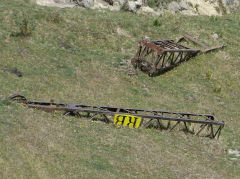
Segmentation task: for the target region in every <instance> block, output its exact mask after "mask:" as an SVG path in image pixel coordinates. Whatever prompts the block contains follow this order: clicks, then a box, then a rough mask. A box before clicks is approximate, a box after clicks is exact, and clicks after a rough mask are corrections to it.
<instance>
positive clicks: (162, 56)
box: [131, 35, 224, 76]
mask: <svg viewBox="0 0 240 179" xmlns="http://www.w3.org/2000/svg"><path fill="white" fill-rule="evenodd" d="M182 40H187V41H191V42H193V43H195V44H197V45H199V46H201V47H203V48H205V50H203V51H202V50H200V49H190V48H188V47H186V46H183V45H181V44H179V42H180V41H182ZM223 47H224V46H219V47H213V48H210V47H209V46H207V45H205V44H203V43H201V42H199V41H197V40H196V39H194V38H192V37H191V36H189V35H184V36H183V37H181V38H179V40H178V41H177V42H176V43H175V42H174V41H173V40H142V41H140V42H139V48H138V51H137V54H136V55H135V57H134V58H132V60H131V63H132V65H133V66H134V68H136V69H140V70H141V71H143V72H145V73H147V74H148V75H149V76H155V75H158V74H161V73H163V72H166V71H168V70H170V69H172V68H174V67H175V66H177V65H179V64H180V63H182V62H184V61H186V60H188V59H190V58H191V57H194V56H196V55H199V54H202V53H208V52H210V51H213V50H216V49H220V48H223Z"/></svg>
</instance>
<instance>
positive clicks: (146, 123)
mask: <svg viewBox="0 0 240 179" xmlns="http://www.w3.org/2000/svg"><path fill="white" fill-rule="evenodd" d="M9 98H10V99H11V100H16V101H17V102H18V103H21V104H24V105H26V106H27V107H29V108H34V109H41V110H44V111H48V112H51V111H64V112H65V114H71V115H75V116H79V117H81V116H86V117H91V119H93V118H95V117H96V115H99V116H100V117H101V119H102V120H103V121H105V122H107V123H110V122H113V120H111V117H112V116H115V119H116V117H119V116H133V118H134V117H135V118H139V119H140V121H139V124H138V127H143V128H156V129H159V130H168V129H169V130H170V131H172V130H174V129H175V128H176V127H177V126H179V129H180V130H183V131H185V132H187V133H192V134H195V135H200V133H201V134H202V135H201V136H205V137H210V138H215V137H217V138H219V136H220V133H221V130H222V128H223V127H224V122H219V121H216V120H215V116H213V115H210V114H193V113H182V112H169V111H160V110H144V109H134V108H118V107H108V106H91V105H82V104H69V103H55V102H53V101H51V102H38V101H28V100H27V99H26V98H25V97H24V96H22V95H18V94H15V95H11V96H10V97H9ZM115 119H114V120H115ZM128 120H129V122H128V123H127V124H126V123H124V118H122V119H121V121H120V122H122V124H126V125H125V126H128V125H130V123H131V124H132V127H134V125H135V124H136V120H135V119H133V120H132V119H128ZM131 120H132V121H131ZM115 122H116V121H115ZM115 122H114V123H115ZM123 126H124V125H123ZM138 127H136V128H138Z"/></svg>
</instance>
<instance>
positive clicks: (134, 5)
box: [124, 0, 142, 12]
mask: <svg viewBox="0 0 240 179" xmlns="http://www.w3.org/2000/svg"><path fill="white" fill-rule="evenodd" d="M141 6H142V1H141V0H139V1H127V2H126V4H125V6H124V9H125V10H127V11H130V12H136V11H137V9H139V8H140V7H141Z"/></svg>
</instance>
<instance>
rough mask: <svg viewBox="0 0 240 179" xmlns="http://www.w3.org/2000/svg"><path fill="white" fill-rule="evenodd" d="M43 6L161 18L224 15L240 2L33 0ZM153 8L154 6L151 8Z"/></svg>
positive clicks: (209, 0)
mask: <svg viewBox="0 0 240 179" xmlns="http://www.w3.org/2000/svg"><path fill="white" fill-rule="evenodd" d="M32 1H34V2H36V3H37V4H39V5H43V6H56V7H62V8H64V7H76V6H82V7H84V8H91V9H110V10H111V11H119V10H120V9H124V10H126V11H129V12H133V13H138V14H151V15H154V16H159V15H161V14H162V13H164V12H166V11H169V12H171V13H174V14H175V13H181V14H186V15H210V16H211V15H214V16H217V15H223V14H225V13H230V12H231V11H232V10H236V9H238V8H239V7H240V0H172V1H170V2H169V1H168V3H167V2H166V1H165V0H158V1H157V3H156V4H155V5H154V6H153V8H150V7H149V6H148V4H149V3H148V2H149V1H150V0H32ZM151 7H152V6H151Z"/></svg>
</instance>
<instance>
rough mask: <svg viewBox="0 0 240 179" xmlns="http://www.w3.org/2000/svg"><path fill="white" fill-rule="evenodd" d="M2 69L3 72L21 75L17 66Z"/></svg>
mask: <svg viewBox="0 0 240 179" xmlns="http://www.w3.org/2000/svg"><path fill="white" fill-rule="evenodd" d="M2 71H3V72H8V73H12V74H15V75H17V76H18V77H22V73H21V72H20V71H19V70H18V69H17V68H13V69H7V68H4V69H2Z"/></svg>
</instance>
